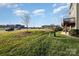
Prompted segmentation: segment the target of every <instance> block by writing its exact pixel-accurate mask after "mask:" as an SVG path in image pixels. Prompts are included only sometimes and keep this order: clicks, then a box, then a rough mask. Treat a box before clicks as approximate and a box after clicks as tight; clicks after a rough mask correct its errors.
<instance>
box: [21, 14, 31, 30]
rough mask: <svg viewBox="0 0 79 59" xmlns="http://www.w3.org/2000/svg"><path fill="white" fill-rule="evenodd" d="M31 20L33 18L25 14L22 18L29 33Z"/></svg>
mask: <svg viewBox="0 0 79 59" xmlns="http://www.w3.org/2000/svg"><path fill="white" fill-rule="evenodd" d="M30 18H31V17H30V15H29V14H24V15H22V16H21V19H22V23H23V24H25V25H26V27H27V31H28V25H29V21H30Z"/></svg>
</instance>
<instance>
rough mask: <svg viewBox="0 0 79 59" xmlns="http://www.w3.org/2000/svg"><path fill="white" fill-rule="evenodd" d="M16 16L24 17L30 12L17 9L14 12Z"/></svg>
mask: <svg viewBox="0 0 79 59" xmlns="http://www.w3.org/2000/svg"><path fill="white" fill-rule="evenodd" d="M14 14H15V15H17V16H23V15H25V14H29V11H27V10H22V9H16V10H15V11H14Z"/></svg>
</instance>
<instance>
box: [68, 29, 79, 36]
mask: <svg viewBox="0 0 79 59" xmlns="http://www.w3.org/2000/svg"><path fill="white" fill-rule="evenodd" d="M69 34H70V35H71V36H79V29H71V30H70V31H69Z"/></svg>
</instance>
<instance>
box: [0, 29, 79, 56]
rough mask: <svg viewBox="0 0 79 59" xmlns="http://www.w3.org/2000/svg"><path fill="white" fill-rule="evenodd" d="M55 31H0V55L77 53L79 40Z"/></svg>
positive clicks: (78, 52)
mask: <svg viewBox="0 0 79 59" xmlns="http://www.w3.org/2000/svg"><path fill="white" fill-rule="evenodd" d="M60 33H61V32H57V33H56V34H57V36H56V37H54V36H53V33H50V32H47V31H43V30H39V29H37V30H29V33H27V30H18V31H12V32H5V31H3V32H2V31H1V32H0V55H1V56H59V55H61V56H62V55H65V56H70V55H79V40H78V39H74V38H71V37H67V36H64V35H61V34H60Z"/></svg>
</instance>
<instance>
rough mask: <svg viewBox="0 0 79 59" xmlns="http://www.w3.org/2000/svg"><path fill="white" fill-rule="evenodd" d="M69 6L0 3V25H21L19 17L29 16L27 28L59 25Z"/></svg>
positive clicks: (66, 14) (64, 4)
mask: <svg viewBox="0 0 79 59" xmlns="http://www.w3.org/2000/svg"><path fill="white" fill-rule="evenodd" d="M68 10H69V4H66V3H63V4H56V3H35V4H34V3H32V4H30V3H17V4H15V3H12V4H10V3H9V4H8V3H3V4H1V3H0V24H23V23H22V18H21V16H22V15H23V14H28V15H30V17H31V18H30V22H29V26H41V25H49V24H55V25H61V22H62V18H63V17H68Z"/></svg>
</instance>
